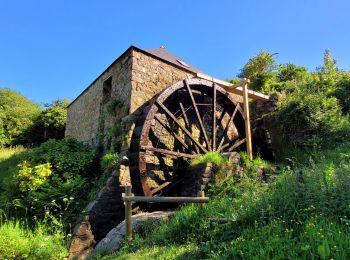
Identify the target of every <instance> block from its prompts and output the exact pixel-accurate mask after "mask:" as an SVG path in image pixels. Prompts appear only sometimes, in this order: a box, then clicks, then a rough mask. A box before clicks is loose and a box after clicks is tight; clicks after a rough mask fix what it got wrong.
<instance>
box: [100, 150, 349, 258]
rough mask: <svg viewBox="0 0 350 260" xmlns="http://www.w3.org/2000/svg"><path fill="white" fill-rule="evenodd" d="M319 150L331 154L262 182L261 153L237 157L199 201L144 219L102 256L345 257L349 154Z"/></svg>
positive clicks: (285, 169) (347, 240)
mask: <svg viewBox="0 0 350 260" xmlns="http://www.w3.org/2000/svg"><path fill="white" fill-rule="evenodd" d="M349 148H350V144H344V145H343V146H342V147H341V149H342V150H343V151H349ZM324 155H327V156H330V157H329V158H332V159H330V160H327V159H326V160H321V159H320V160H319V162H318V161H314V160H311V161H310V163H309V164H308V165H304V166H303V167H302V168H300V169H299V170H301V171H302V180H300V179H299V180H298V179H297V176H296V173H295V170H294V169H293V168H292V167H291V166H285V167H281V169H280V170H279V171H278V172H277V173H276V175H275V177H274V178H275V181H274V182H271V183H269V184H268V185H266V184H264V183H261V182H259V181H258V180H257V177H256V175H257V169H258V167H259V166H260V165H261V160H260V159H259V160H255V161H253V162H251V161H247V159H246V157H244V156H243V157H242V160H241V165H242V166H245V167H246V166H248V165H249V167H248V169H247V168H245V169H246V170H245V173H246V174H245V175H244V177H241V178H230V179H229V180H227V181H226V182H224V183H221V184H220V185H219V186H218V185H214V186H212V187H211V190H210V198H211V201H210V202H209V203H208V204H206V205H205V206H204V208H200V207H198V206H197V205H188V206H185V207H183V208H182V209H181V211H179V212H178V213H177V214H176V216H175V217H174V218H173V219H172V220H170V221H168V222H163V223H161V224H160V225H159V224H152V223H146V224H145V225H144V227H143V231H142V232H141V233H139V234H138V235H136V237H135V239H134V240H133V241H132V242H130V243H125V244H124V246H123V248H122V249H121V251H120V252H118V253H115V254H113V255H111V256H106V257H105V259H141V258H157V259H175V258H179V259H193V258H195V259H207V258H210V259H217V258H223V259H270V258H278V259H284V258H292V259H296V258H297V259H312V258H320V259H330V258H333V259H348V258H349V257H350V250H349V249H350V248H349V245H350V227H349V224H350V194H349V192H348V190H349V189H350V175H349V170H350V168H349V167H350V160H349V157H348V156H349V154H348V153H345V154H343V155H342V154H340V153H339V152H338V151H337V152H333V151H327V152H326V153H324ZM265 164H267V163H266V162H265ZM218 218H221V219H222V218H224V219H226V220H227V221H226V222H224V223H220V222H218V221H215V219H218Z"/></svg>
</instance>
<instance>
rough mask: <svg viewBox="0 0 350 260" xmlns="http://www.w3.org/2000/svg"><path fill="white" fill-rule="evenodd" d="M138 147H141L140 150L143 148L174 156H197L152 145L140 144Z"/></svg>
mask: <svg viewBox="0 0 350 260" xmlns="http://www.w3.org/2000/svg"><path fill="white" fill-rule="evenodd" d="M140 148H141V150H144V151H151V152H155V153H162V154H167V155H170V156H176V157H185V158H195V157H197V154H188V153H180V152H175V151H171V150H167V149H161V148H155V147H152V146H141V147H140Z"/></svg>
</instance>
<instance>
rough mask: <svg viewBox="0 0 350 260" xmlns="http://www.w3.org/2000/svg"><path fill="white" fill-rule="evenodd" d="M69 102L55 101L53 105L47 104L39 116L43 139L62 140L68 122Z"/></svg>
mask: <svg viewBox="0 0 350 260" xmlns="http://www.w3.org/2000/svg"><path fill="white" fill-rule="evenodd" d="M68 105H69V102H68V100H66V99H64V100H54V101H53V102H52V104H46V105H45V106H46V109H44V110H43V111H42V112H41V114H40V116H39V119H38V121H39V124H40V125H41V128H42V130H43V139H44V140H47V139H49V138H54V139H62V138H63V137H64V131H65V127H66V120H67V107H68Z"/></svg>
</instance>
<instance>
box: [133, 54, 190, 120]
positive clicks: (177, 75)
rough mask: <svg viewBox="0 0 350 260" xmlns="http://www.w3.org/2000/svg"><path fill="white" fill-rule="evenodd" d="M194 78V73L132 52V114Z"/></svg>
mask: <svg viewBox="0 0 350 260" xmlns="http://www.w3.org/2000/svg"><path fill="white" fill-rule="evenodd" d="M194 76H195V74H194V73H190V72H187V71H185V70H181V69H179V68H177V67H175V66H172V65H169V64H168V63H165V62H163V61H160V60H156V59H154V58H152V57H151V56H148V55H146V54H143V53H141V52H139V51H137V50H134V51H133V52H132V82H131V85H132V90H131V101H132V102H131V106H130V114H132V113H133V112H135V111H136V110H137V109H138V108H139V107H141V106H142V105H144V104H145V103H146V102H147V101H149V100H150V99H152V98H153V97H154V96H155V95H157V94H158V93H159V92H161V91H162V90H164V89H166V88H167V87H170V86H172V85H173V84H174V83H176V82H178V81H180V80H184V79H187V78H191V77H194Z"/></svg>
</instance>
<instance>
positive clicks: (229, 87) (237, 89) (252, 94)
mask: <svg viewBox="0 0 350 260" xmlns="http://www.w3.org/2000/svg"><path fill="white" fill-rule="evenodd" d="M196 76H197V77H198V78H201V79H206V80H209V81H212V82H214V83H216V84H218V85H220V87H222V88H223V89H225V90H226V91H227V92H230V93H232V94H236V95H240V96H243V86H244V84H247V83H249V80H248V79H243V80H242V81H241V82H239V83H237V84H232V83H230V82H226V81H223V80H220V79H216V78H213V77H210V76H208V75H206V74H203V73H197V74H196ZM248 97H249V98H251V99H254V100H265V101H267V100H269V98H270V96H268V95H265V94H263V93H260V92H257V91H253V90H250V89H248Z"/></svg>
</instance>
